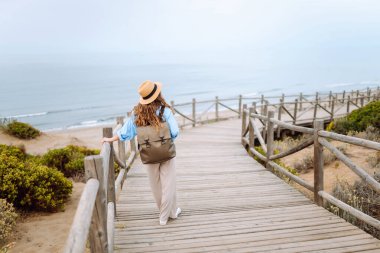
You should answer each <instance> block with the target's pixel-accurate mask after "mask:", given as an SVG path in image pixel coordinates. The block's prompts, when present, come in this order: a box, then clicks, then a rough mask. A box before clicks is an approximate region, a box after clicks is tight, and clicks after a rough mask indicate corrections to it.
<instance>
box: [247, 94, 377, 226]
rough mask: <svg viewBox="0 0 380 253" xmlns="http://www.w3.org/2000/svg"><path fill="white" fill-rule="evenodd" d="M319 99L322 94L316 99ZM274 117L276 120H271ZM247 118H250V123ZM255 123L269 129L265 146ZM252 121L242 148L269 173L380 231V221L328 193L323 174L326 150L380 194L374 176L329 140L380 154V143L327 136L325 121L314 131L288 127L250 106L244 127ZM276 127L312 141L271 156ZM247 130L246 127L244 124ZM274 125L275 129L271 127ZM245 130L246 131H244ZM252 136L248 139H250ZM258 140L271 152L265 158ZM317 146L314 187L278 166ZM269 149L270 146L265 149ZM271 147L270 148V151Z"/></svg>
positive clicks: (316, 124)
mask: <svg viewBox="0 0 380 253" xmlns="http://www.w3.org/2000/svg"><path fill="white" fill-rule="evenodd" d="M316 97H317V98H318V94H317V96H316ZM377 99H379V98H378V97H374V100H377ZM350 103H351V100H350V96H348V100H347V104H350ZM360 105H361V106H363V105H364V101H363V102H362V101H361V104H360ZM315 106H319V103H316V104H315ZM330 106H331V108H332V110H331V113H332V114H333V112H334V111H333V110H334V102H333V101H332V102H331V103H330ZM270 115H272V116H270ZM245 117H248V119H246V118H245ZM254 119H259V120H261V121H262V122H263V129H265V128H266V125H268V124H269V126H268V127H267V131H268V133H267V143H265V141H264V138H262V136H261V134H260V130H259V129H258V127H257V126H256V125H255V123H254ZM246 121H248V122H249V125H248V131H247V130H245V131H242V134H243V135H242V144H243V146H245V147H247V149H248V150H249V151H250V152H251V153H252V154H253V155H254V156H256V157H257V158H258V159H260V160H261V161H263V162H265V164H266V166H267V168H268V169H270V170H271V169H275V170H276V171H277V172H279V173H280V174H282V175H284V176H286V177H288V178H289V179H291V180H292V181H294V182H296V183H298V184H299V185H301V186H303V187H305V188H306V189H308V190H310V191H313V192H314V200H315V202H316V203H317V204H318V205H321V206H326V205H325V203H324V202H325V201H329V202H330V203H332V204H334V205H336V206H338V207H339V208H341V209H343V210H345V211H346V212H348V213H350V214H351V215H353V216H355V217H356V218H358V219H360V220H362V221H364V222H366V223H368V224H370V225H372V226H374V227H376V228H379V227H380V221H378V220H376V219H374V218H373V217H370V216H368V215H366V214H364V213H363V212H361V211H359V210H357V209H355V208H353V207H351V206H349V205H347V204H345V203H343V202H342V201H340V200H338V199H336V198H335V197H333V196H331V195H329V194H327V193H326V192H324V190H323V187H324V183H323V181H324V173H323V166H324V163H323V149H324V148H327V149H328V150H329V151H331V152H332V153H333V154H334V155H335V156H336V157H337V158H338V159H339V160H340V161H342V162H343V163H344V164H345V165H346V166H347V167H348V168H349V169H351V170H352V171H353V172H354V173H356V174H357V175H358V176H359V177H360V178H361V179H362V180H363V181H365V182H366V183H367V184H368V185H369V186H370V187H371V188H372V189H373V190H374V191H375V192H376V193H380V183H379V182H377V181H376V180H375V179H374V178H373V177H372V176H371V175H369V174H368V173H367V172H366V171H365V170H363V169H362V168H360V167H359V166H357V165H356V164H354V163H353V162H352V161H351V160H350V159H349V158H348V157H347V156H346V155H344V154H343V153H342V152H341V151H339V150H338V149H337V148H335V147H334V146H333V145H332V144H331V143H329V142H328V141H327V140H326V139H325V138H330V139H333V140H336V141H341V142H346V143H350V144H353V145H358V146H362V147H365V148H370V149H374V150H380V143H378V142H374V141H369V140H364V139H360V138H357V137H351V136H345V135H341V134H337V133H332V132H327V131H324V130H323V120H321V119H315V120H314V126H313V128H305V127H301V126H296V125H294V124H289V123H285V122H283V121H281V120H276V119H274V118H273V112H268V116H265V115H259V114H257V113H253V108H250V110H248V109H246V106H244V107H243V123H244V122H246ZM273 124H277V127H281V128H283V129H289V130H293V131H297V132H301V133H304V134H312V137H311V138H309V139H307V140H306V141H304V142H302V143H301V144H299V145H297V146H296V147H293V148H291V149H288V150H287V151H284V152H282V153H280V154H277V155H273V154H272V153H271V150H270V149H271V148H272V145H273V144H272V142H273V134H274V131H275V130H274V128H273ZM242 125H243V126H244V125H245V123H244V124H242ZM271 125H272V127H271ZM243 130H244V128H243ZM247 134H248V136H247ZM254 138H256V139H257V140H258V141H259V143H260V145H261V146H262V147H267V149H268V151H266V150H265V149H264V148H263V149H264V153H265V154H264V155H263V154H261V153H259V152H258V151H257V150H256V149H255V148H254ZM312 144H314V186H311V185H310V184H309V183H307V182H306V181H305V180H303V179H302V178H300V177H298V176H296V175H293V174H292V173H290V172H289V171H287V170H286V169H285V168H283V167H282V166H281V165H279V164H277V163H275V162H274V160H275V159H279V158H283V157H286V156H289V155H291V154H294V153H296V152H298V151H300V150H302V149H304V148H306V147H308V146H310V145H312ZM265 145H266V146H265ZM268 147H269V148H268Z"/></svg>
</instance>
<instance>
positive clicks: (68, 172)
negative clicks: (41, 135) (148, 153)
mask: <svg viewBox="0 0 380 253" xmlns="http://www.w3.org/2000/svg"><path fill="white" fill-rule="evenodd" d="M99 153H100V150H98V149H89V148H86V147H80V146H73V145H69V146H66V147H64V148H59V149H51V150H49V151H48V152H47V153H46V154H44V155H43V156H42V157H41V158H40V162H41V163H42V164H43V165H46V166H48V167H52V168H56V169H57V170H59V171H61V172H62V173H63V174H64V175H65V176H66V177H71V178H73V179H75V181H83V178H84V158H85V157H86V156H89V155H98V154H99ZM114 167H115V173H116V174H117V173H119V171H120V167H119V166H118V164H117V163H116V162H115V163H114Z"/></svg>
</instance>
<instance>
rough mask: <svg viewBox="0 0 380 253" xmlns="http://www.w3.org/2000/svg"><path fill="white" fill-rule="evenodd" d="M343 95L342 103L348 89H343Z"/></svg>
mask: <svg viewBox="0 0 380 253" xmlns="http://www.w3.org/2000/svg"><path fill="white" fill-rule="evenodd" d="M342 96H343V99H342V104H344V99H345V98H346V91H345V90H344V91H343V95H342Z"/></svg>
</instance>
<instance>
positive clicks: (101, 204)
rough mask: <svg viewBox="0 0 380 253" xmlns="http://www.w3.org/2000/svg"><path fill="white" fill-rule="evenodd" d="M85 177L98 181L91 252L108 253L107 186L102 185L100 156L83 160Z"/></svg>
mask: <svg viewBox="0 0 380 253" xmlns="http://www.w3.org/2000/svg"><path fill="white" fill-rule="evenodd" d="M84 168H85V176H86V180H87V181H88V180H89V179H90V178H94V179H97V180H98V181H99V190H98V194H97V195H96V200H95V208H94V211H93V213H92V219H91V226H90V232H89V241H90V249H91V252H108V242H107V239H108V238H107V198H106V191H107V186H106V185H105V184H104V173H103V158H102V157H101V156H100V155H96V156H87V157H86V158H85V159H84Z"/></svg>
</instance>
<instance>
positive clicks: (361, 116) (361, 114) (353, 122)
mask: <svg viewBox="0 0 380 253" xmlns="http://www.w3.org/2000/svg"><path fill="white" fill-rule="evenodd" d="M369 126H373V127H374V128H376V129H380V101H374V102H371V103H369V104H367V105H366V106H364V107H362V108H359V109H357V110H354V111H352V112H351V113H350V114H348V115H347V116H346V117H344V118H340V119H336V120H334V121H333V123H331V124H330V125H329V126H328V128H327V129H328V130H333V131H334V132H336V133H340V134H347V133H348V132H349V131H356V132H362V131H365V130H366V129H367V127H369Z"/></svg>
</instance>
